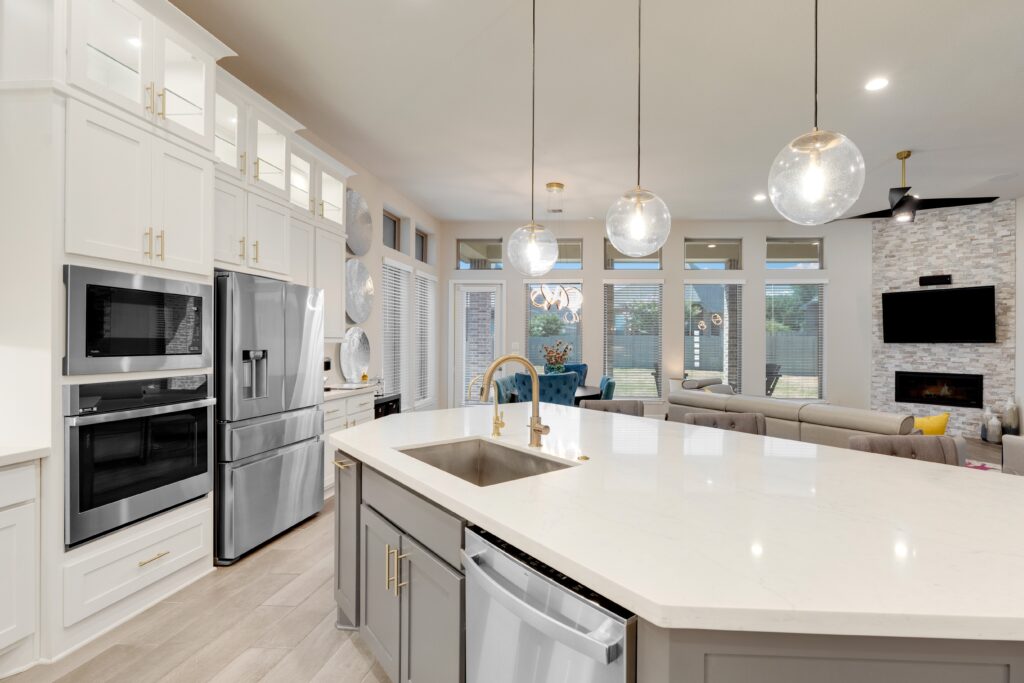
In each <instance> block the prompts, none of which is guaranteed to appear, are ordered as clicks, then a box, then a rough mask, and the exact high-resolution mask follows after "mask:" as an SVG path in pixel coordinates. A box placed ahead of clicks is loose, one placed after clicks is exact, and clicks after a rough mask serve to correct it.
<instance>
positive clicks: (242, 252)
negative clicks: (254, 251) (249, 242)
mask: <svg viewBox="0 0 1024 683" xmlns="http://www.w3.org/2000/svg"><path fill="white" fill-rule="evenodd" d="M238 258H239V259H241V260H242V261H244V260H245V238H244V237H243V238H242V239H240V240H238Z"/></svg>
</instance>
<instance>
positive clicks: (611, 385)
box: [599, 375, 615, 401]
mask: <svg viewBox="0 0 1024 683" xmlns="http://www.w3.org/2000/svg"><path fill="white" fill-rule="evenodd" d="M599 386H600V387H601V400H602V401H610V400H612V397H613V396H615V380H614V379H612V378H611V377H608V376H607V375H605V376H604V377H602V378H601V384H600V385H599Z"/></svg>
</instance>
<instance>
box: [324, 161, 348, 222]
mask: <svg viewBox="0 0 1024 683" xmlns="http://www.w3.org/2000/svg"><path fill="white" fill-rule="evenodd" d="M320 217H321V218H322V219H324V221H325V222H326V223H327V224H328V225H329V226H331V227H338V228H343V227H344V225H345V181H344V180H342V179H341V178H339V177H338V176H337V175H335V174H334V173H333V172H331V171H327V170H324V171H321V172H320Z"/></svg>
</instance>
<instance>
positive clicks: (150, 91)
mask: <svg viewBox="0 0 1024 683" xmlns="http://www.w3.org/2000/svg"><path fill="white" fill-rule="evenodd" d="M154 110H156V87H155V86H154V85H153V84H152V83H150V84H149V85H147V86H146V111H148V112H149V113H151V114H152V113H153V111H154Z"/></svg>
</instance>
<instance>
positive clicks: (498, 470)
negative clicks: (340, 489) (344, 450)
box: [399, 439, 570, 486]
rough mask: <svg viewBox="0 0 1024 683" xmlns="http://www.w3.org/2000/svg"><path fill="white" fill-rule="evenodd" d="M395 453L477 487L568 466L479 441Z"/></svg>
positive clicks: (471, 440) (407, 449)
mask: <svg viewBox="0 0 1024 683" xmlns="http://www.w3.org/2000/svg"><path fill="white" fill-rule="evenodd" d="M399 450H400V451H401V452H402V453H405V454H406V455H408V456H409V457H412V458H416V459H417V460H419V461H420V462H425V463H427V464H428V465H430V466H431V467H436V468H437V469H439V470H444V471H445V472H447V473H448V474H454V475H455V476H456V477H459V478H460V479H465V480H466V481H468V482H469V483H470V484H476V485H477V486H491V485H493V484H501V483H502V482H506V481H513V480H515V479H522V478H523V477H532V476H534V475H537V474H544V473H545V472H554V471H555V470H561V469H565V468H566V467H570V465H569V463H561V462H556V461H554V460H548V459H547V458H541V457H538V456H536V455H531V454H530V453H524V452H523V451H518V450H515V449H513V448H507V447H505V446H502V445H500V444H496V443H494V442H492V441H485V440H483V439H468V440H465V441H450V442H448V443H441V444H435V445H433V446H419V447H416V448H402V449H399Z"/></svg>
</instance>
